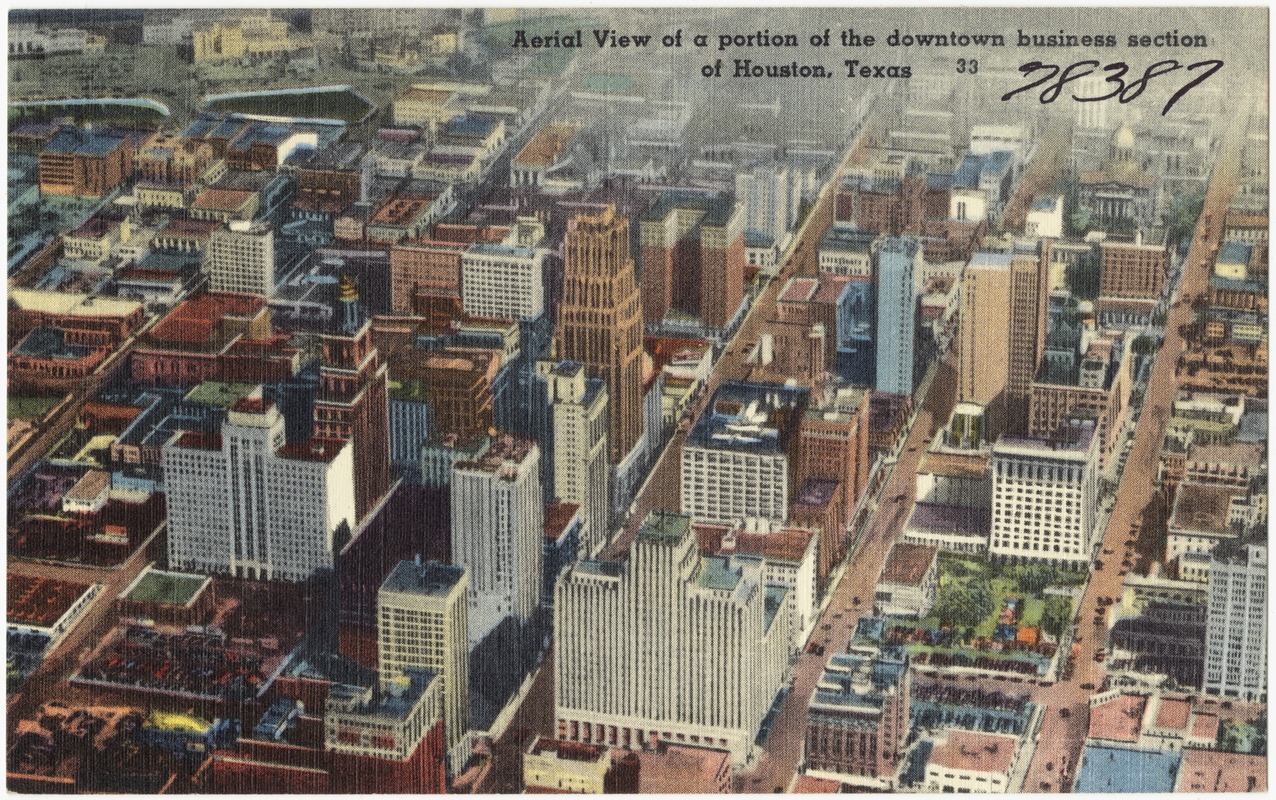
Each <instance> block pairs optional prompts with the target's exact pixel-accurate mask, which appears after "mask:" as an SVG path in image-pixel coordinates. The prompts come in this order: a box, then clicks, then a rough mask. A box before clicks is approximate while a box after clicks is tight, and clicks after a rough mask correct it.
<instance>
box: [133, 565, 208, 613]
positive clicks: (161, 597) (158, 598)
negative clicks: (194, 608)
mask: <svg viewBox="0 0 1276 800" xmlns="http://www.w3.org/2000/svg"><path fill="white" fill-rule="evenodd" d="M210 580H212V579H211V578H206V577H204V576H203V575H185V574H182V573H180V572H163V571H161V570H157V569H152V570H148V571H146V572H143V573H142V574H141V575H140V576H138V579H137V580H136V581H134V583H133V587H132V588H131V589H129V591H128V593H127V594H125V595H124V599H125V600H137V601H139V602H143V603H160V604H162V605H167V606H184V605H186V604H187V603H189V602H190V601H192V600H194V599H195V597H196V596H197V595H199V593H200V590H202V589H203V588H204V584H206V583H208V582H209V581H210Z"/></svg>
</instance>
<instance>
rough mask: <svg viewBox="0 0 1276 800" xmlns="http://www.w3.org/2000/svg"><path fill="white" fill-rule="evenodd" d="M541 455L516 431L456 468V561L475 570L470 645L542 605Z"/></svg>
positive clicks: (470, 603) (471, 586)
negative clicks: (509, 619) (512, 617)
mask: <svg viewBox="0 0 1276 800" xmlns="http://www.w3.org/2000/svg"><path fill="white" fill-rule="evenodd" d="M544 531H545V508H544V506H543V505H542V498H541V479H540V451H539V450H538V449H537V447H536V444H535V443H534V442H532V441H531V440H527V439H520V438H517V437H514V436H510V435H508V434H506V435H503V436H500V437H499V438H497V439H495V440H493V441H492V443H491V444H490V445H488V447H487V448H486V449H485V450H484V451H483V452H482V453H480V454H479V456H478V458H476V459H474V460H472V461H458V462H456V463H455V464H453V466H452V559H453V560H454V561H455V562H457V563H458V564H462V565H464V566H465V568H466V570H467V571H468V572H469V591H468V592H467V603H468V607H469V610H468V617H469V619H468V622H469V643H470V646H473V645H475V644H477V643H478V642H479V641H481V640H482V639H483V637H484V636H485V635H486V634H487V633H489V632H490V631H491V630H492V629H493V628H495V627H496V626H497V624H498V623H500V621H501V620H503V619H505V618H506V617H508V616H515V617H518V618H519V619H521V620H527V619H528V618H530V617H531V616H532V612H533V611H535V610H536V607H537V605H538V604H539V603H540V594H541V540H542V539H543V538H544Z"/></svg>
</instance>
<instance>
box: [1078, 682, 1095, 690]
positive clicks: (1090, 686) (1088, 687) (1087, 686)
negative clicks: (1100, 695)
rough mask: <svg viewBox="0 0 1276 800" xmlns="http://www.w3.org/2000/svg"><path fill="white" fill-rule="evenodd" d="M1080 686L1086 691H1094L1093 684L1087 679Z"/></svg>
mask: <svg viewBox="0 0 1276 800" xmlns="http://www.w3.org/2000/svg"><path fill="white" fill-rule="evenodd" d="M1081 688H1082V689H1085V690H1086V691H1087V692H1092V691H1094V684H1093V683H1090V682H1089V681H1087V682H1085V683H1083V684H1081Z"/></svg>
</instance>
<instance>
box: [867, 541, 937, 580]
mask: <svg viewBox="0 0 1276 800" xmlns="http://www.w3.org/2000/svg"><path fill="white" fill-rule="evenodd" d="M938 553H939V550H937V549H936V548H934V547H931V546H929V545H924V544H908V543H907V542H899V543H897V544H896V545H895V546H894V547H892V548H891V554H890V555H889V556H888V557H887V558H886V566H885V567H883V568H882V578H881V580H882V581H883V582H884V583H897V584H900V585H903V586H917V585H918V584H920V583H921V582H922V578H923V577H925V575H926V571H927V570H929V569H930V565H931V564H933V563H934V562H935V558H936V556H937V554H938Z"/></svg>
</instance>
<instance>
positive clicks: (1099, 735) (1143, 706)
mask: <svg viewBox="0 0 1276 800" xmlns="http://www.w3.org/2000/svg"><path fill="white" fill-rule="evenodd" d="M1147 704H1148V699H1147V698H1146V697H1144V696H1143V695H1137V694H1122V695H1118V696H1117V697H1114V698H1112V699H1111V700H1107V701H1104V702H1102V703H1099V704H1098V705H1096V706H1091V708H1090V738H1091V739H1104V740H1106V741H1109V742H1129V743H1134V742H1137V741H1138V740H1139V731H1140V730H1142V728H1143V714H1144V712H1145V711H1146V710H1147Z"/></svg>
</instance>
